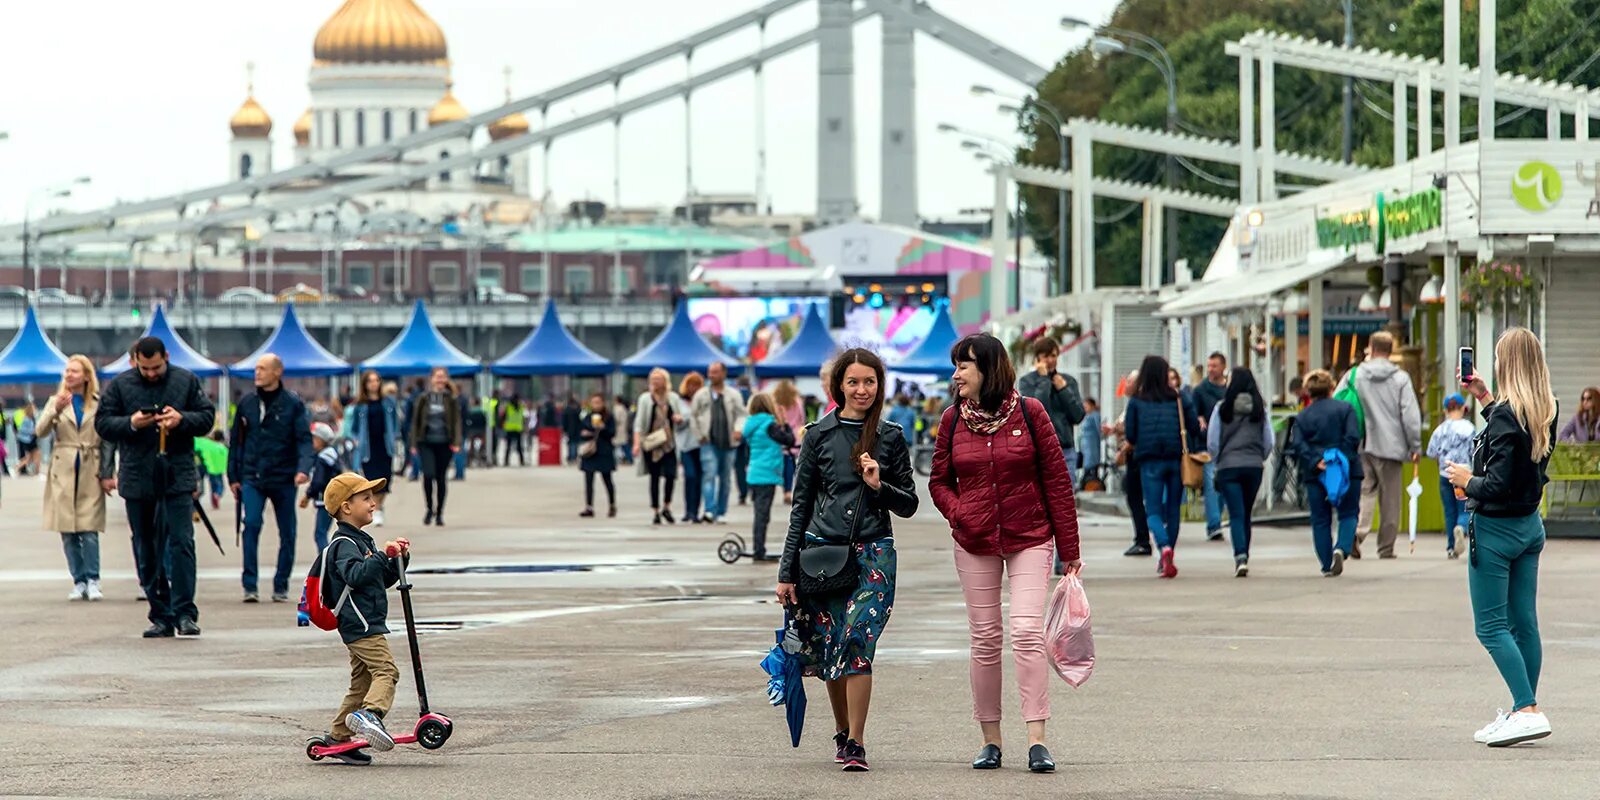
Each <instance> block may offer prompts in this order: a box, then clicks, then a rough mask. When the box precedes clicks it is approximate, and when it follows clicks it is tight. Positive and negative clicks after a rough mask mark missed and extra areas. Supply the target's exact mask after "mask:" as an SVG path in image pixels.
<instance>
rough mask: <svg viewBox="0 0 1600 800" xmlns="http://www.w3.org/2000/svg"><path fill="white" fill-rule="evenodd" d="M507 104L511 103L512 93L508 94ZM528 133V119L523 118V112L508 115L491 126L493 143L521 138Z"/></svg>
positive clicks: (490, 135) (490, 134)
mask: <svg viewBox="0 0 1600 800" xmlns="http://www.w3.org/2000/svg"><path fill="white" fill-rule="evenodd" d="M506 102H507V103H509V102H511V93H510V92H506ZM527 132H528V118H527V117H524V116H522V112H521V111H516V112H512V113H510V114H507V115H505V116H503V117H501V118H499V119H497V120H495V121H494V122H493V123H491V124H490V125H489V138H490V139H491V140H493V141H496V142H498V141H500V140H501V139H509V138H511V137H513V136H521V135H522V134H524V133H527Z"/></svg>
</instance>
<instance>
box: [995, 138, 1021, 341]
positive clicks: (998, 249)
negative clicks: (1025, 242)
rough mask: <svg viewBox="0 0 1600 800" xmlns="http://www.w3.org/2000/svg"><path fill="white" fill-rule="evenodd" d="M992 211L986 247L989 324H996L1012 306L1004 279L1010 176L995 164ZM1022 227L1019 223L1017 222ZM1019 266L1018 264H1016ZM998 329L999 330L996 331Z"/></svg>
mask: <svg viewBox="0 0 1600 800" xmlns="http://www.w3.org/2000/svg"><path fill="white" fill-rule="evenodd" d="M993 172H994V211H993V212H992V214H991V215H990V218H989V219H990V228H989V230H990V235H989V246H990V248H991V250H992V253H993V256H992V258H991V259H990V261H989V324H990V325H995V324H997V323H998V322H999V321H1000V318H1001V317H1004V316H1005V315H1006V313H1007V308H1008V307H1009V306H1010V305H1011V302H1010V300H1011V287H1010V284H1009V283H1007V281H1006V279H1007V278H1008V277H1010V272H1011V270H1010V269H1009V268H1008V264H1007V258H1006V255H1007V252H1008V250H1009V249H1010V248H1008V247H1007V244H1008V243H1009V242H1010V241H1011V229H1010V228H1011V226H1010V225H1009V224H1008V223H1009V215H1010V213H1011V177H1010V175H1009V174H1008V173H1007V170H1006V168H1005V167H1004V166H1002V165H1000V164H995V165H994V170H993ZM1018 224H1021V221H1020V220H1019V221H1018ZM1018 266H1021V265H1018ZM996 330H998V329H996Z"/></svg>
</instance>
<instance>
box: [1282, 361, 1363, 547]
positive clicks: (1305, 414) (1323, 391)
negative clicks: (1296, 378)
mask: <svg viewBox="0 0 1600 800" xmlns="http://www.w3.org/2000/svg"><path fill="white" fill-rule="evenodd" d="M1305 390H1306V394H1308V395H1310V397H1311V405H1309V406H1306V408H1305V410H1303V411H1301V412H1300V413H1299V414H1298V415H1296V417H1295V421H1294V433H1293V434H1292V435H1291V436H1290V440H1289V441H1290V449H1291V452H1293V453H1294V454H1295V457H1296V458H1297V459H1298V460H1299V467H1300V482H1301V483H1303V484H1305V487H1306V504H1307V506H1309V507H1310V510H1311V538H1312V541H1313V543H1314V544H1315V545H1316V548H1317V561H1319V562H1321V564H1322V575H1323V577H1325V578H1337V577H1338V576H1340V575H1342V574H1344V560H1345V558H1347V557H1348V556H1349V555H1350V552H1351V550H1352V549H1353V548H1354V547H1355V545H1356V520H1357V518H1358V517H1359V516H1360V514H1361V479H1362V472H1361V458H1360V456H1359V454H1358V453H1357V451H1358V450H1359V449H1360V448H1361V432H1360V429H1359V428H1358V427H1357V426H1356V414H1355V408H1354V407H1352V406H1351V405H1350V404H1349V403H1346V402H1345V401H1343V400H1339V399H1336V398H1334V397H1333V396H1332V395H1333V376H1332V375H1330V374H1329V373H1328V371H1327V370H1325V369H1319V370H1315V371H1313V372H1312V373H1311V374H1309V375H1307V376H1306V380H1305ZM1334 449H1337V450H1338V451H1339V452H1341V453H1344V460H1345V462H1346V464H1347V465H1348V467H1347V469H1349V472H1350V481H1349V485H1348V487H1347V488H1346V489H1345V493H1344V497H1342V498H1339V499H1338V501H1337V502H1333V501H1332V499H1331V498H1329V497H1328V490H1327V487H1326V484H1324V482H1323V480H1322V476H1323V473H1324V472H1325V471H1326V470H1327V469H1328V467H1329V465H1328V462H1327V459H1325V458H1324V457H1323V455H1324V454H1325V453H1327V451H1329V450H1334ZM1336 468H1337V467H1336ZM1335 508H1337V509H1338V512H1339V538H1338V541H1337V542H1335V541H1334V539H1333V512H1334V510H1335Z"/></svg>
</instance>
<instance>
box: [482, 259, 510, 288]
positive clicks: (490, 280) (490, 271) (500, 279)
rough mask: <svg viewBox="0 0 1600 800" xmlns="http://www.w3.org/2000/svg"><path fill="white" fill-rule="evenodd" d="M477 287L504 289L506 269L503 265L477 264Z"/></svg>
mask: <svg viewBox="0 0 1600 800" xmlns="http://www.w3.org/2000/svg"><path fill="white" fill-rule="evenodd" d="M478 285H479V286H493V287H494V288H496V289H504V288H505V285H506V268H505V265H504V264H484V263H481V262H480V263H479V264H478Z"/></svg>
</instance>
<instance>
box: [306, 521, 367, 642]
mask: <svg viewBox="0 0 1600 800" xmlns="http://www.w3.org/2000/svg"><path fill="white" fill-rule="evenodd" d="M341 541H344V542H350V543H351V544H354V543H355V540H354V539H351V538H350V537H348V536H340V537H337V538H335V539H334V540H333V541H331V542H328V546H327V547H326V548H324V549H323V551H322V552H321V553H319V554H317V560H316V562H315V563H313V564H312V565H311V570H310V571H309V572H307V573H306V585H305V588H304V589H301V590H300V614H299V618H300V623H299V624H300V625H302V626H303V625H305V624H306V622H310V623H311V624H312V625H315V626H317V627H319V628H321V629H323V630H325V631H336V630H338V629H339V610H340V609H342V608H344V604H345V602H346V601H348V600H349V599H350V585H349V584H345V587H344V591H342V592H340V593H339V600H338V602H336V603H334V604H333V607H332V608H329V607H328V604H327V600H326V599H325V597H324V595H323V589H322V587H323V584H324V583H326V579H327V577H328V560H329V556H330V554H331V553H332V552H333V547H334V545H336V544H338V543H339V542H341Z"/></svg>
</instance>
